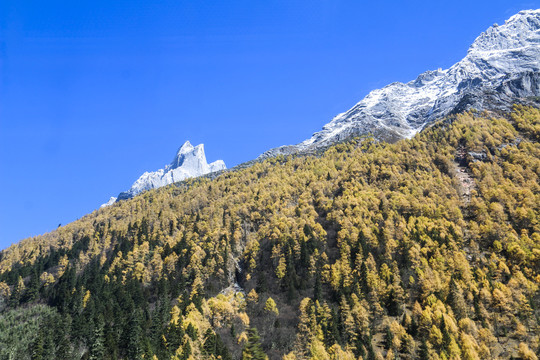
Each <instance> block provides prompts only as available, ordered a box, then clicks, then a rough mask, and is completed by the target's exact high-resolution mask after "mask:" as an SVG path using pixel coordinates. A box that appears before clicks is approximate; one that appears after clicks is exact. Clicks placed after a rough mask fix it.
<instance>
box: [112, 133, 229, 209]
mask: <svg viewBox="0 0 540 360" xmlns="http://www.w3.org/2000/svg"><path fill="white" fill-rule="evenodd" d="M226 168H227V167H226V166H225V163H224V162H223V160H217V161H214V162H213V163H210V164H208V163H207V161H206V155H205V153H204V145H203V144H199V145H197V146H193V145H191V143H190V142H189V141H186V142H185V143H184V145H182V146H181V147H180V148H179V149H178V151H177V152H176V156H175V157H174V159H173V161H172V162H171V163H170V164H169V165H167V166H165V167H164V168H163V169H159V170H157V171H153V172H145V173H144V174H142V175H141V177H139V178H138V179H137V181H135V182H134V183H133V185H132V186H131V188H130V189H129V190H128V191H125V192H122V193H120V195H118V200H125V199H129V198H132V197H133V196H135V195H137V194H140V193H141V192H143V191H146V190H150V189H155V188H159V187H162V186H165V185H169V184H172V183H175V182H178V181H182V180H185V179H188V178H192V177H197V176H201V175H205V174H208V173H211V172H215V171H220V170H224V169H226ZM113 199H114V200H113ZM114 201H116V198H111V199H110V200H109V202H107V203H106V204H103V205H102V207H104V206H109V205H111V204H113V203H114Z"/></svg>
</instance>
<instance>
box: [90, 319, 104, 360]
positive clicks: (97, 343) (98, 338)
mask: <svg viewBox="0 0 540 360" xmlns="http://www.w3.org/2000/svg"><path fill="white" fill-rule="evenodd" d="M104 327H105V322H104V320H103V316H102V315H99V316H98V318H97V320H96V321H95V326H94V331H93V334H92V339H91V342H90V359H91V360H99V359H103V354H104V353H105V335H104Z"/></svg>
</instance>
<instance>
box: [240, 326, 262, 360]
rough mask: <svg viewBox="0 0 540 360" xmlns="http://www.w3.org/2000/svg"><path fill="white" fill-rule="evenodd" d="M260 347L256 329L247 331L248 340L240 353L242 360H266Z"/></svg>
mask: <svg viewBox="0 0 540 360" xmlns="http://www.w3.org/2000/svg"><path fill="white" fill-rule="evenodd" d="M267 359H268V356H266V354H265V353H264V351H263V350H262V347H261V338H260V337H259V333H258V332H257V329H256V328H250V329H249V330H248V340H247V343H246V345H245V346H244V350H243V351H242V360H267Z"/></svg>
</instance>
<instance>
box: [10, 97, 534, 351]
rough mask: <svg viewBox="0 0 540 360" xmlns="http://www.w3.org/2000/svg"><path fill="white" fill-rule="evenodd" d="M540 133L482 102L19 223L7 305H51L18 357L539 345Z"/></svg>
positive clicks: (530, 117)
mask: <svg viewBox="0 0 540 360" xmlns="http://www.w3.org/2000/svg"><path fill="white" fill-rule="evenodd" d="M539 134H540V111H539V110H537V109H533V108H524V107H517V108H516V110H515V112H514V113H513V114H511V115H509V116H508V118H498V117H489V116H487V115H485V114H484V115H482V116H480V115H479V114H477V113H474V112H469V113H465V114H463V115H458V116H454V117H452V118H449V119H447V120H445V121H441V122H439V123H436V124H435V125H434V126H432V127H430V128H429V129H426V130H425V131H423V132H421V133H420V134H417V135H416V136H415V137H414V138H413V139H412V140H406V141H400V142H397V143H395V144H385V143H381V142H376V141H372V140H370V139H366V140H364V141H363V142H362V143H354V142H353V143H347V144H340V145H338V146H335V147H332V148H330V149H329V150H328V151H326V152H325V153H324V154H323V155H322V156H320V157H313V156H307V157H302V156H299V157H295V158H289V159H285V158H283V157H278V158H275V159H269V160H266V161H264V162H260V163H256V164H254V165H253V166H251V167H250V168H247V169H244V170H241V171H235V172H226V173H224V174H222V175H220V176H218V177H216V178H215V179H213V180H210V179H205V178H198V179H191V180H187V181H185V182H183V183H179V184H177V185H174V186H167V187H164V188H160V189H157V190H153V191H148V192H146V193H144V194H143V195H141V196H137V197H134V198H133V199H129V200H127V201H122V202H118V203H115V204H114V205H113V206H110V207H107V208H105V209H101V210H98V211H95V212H94V213H92V214H90V215H87V216H85V217H84V218H82V219H80V220H78V221H76V222H74V223H72V224H68V225H66V226H64V227H61V228H59V229H58V230H56V231H54V232H52V233H50V234H46V235H44V236H39V237H35V238H32V239H27V240H24V241H22V242H20V243H19V244H16V245H14V246H12V247H10V248H9V249H6V250H4V251H2V252H1V253H0V297H1V298H2V299H3V300H2V301H0V303H2V305H0V308H1V307H5V306H7V309H8V310H7V311H8V312H7V313H9V314H13V313H14V312H17V311H19V312H21V314H25V311H26V310H25V309H27V308H29V307H32V306H38V305H37V304H40V303H45V304H47V305H48V306H49V307H50V308H51V310H52V311H53V312H55V315H50V316H48V318H47V319H45V320H44V321H43V323H42V326H41V328H40V331H39V332H38V333H39V334H41V335H39V336H36V337H34V339H27V341H29V342H30V343H31V344H32V345H31V348H32V349H33V350H32V351H27V352H23V351H21V353H20V354H18V355H20V357H18V358H19V359H25V358H30V355H29V354H31V353H32V352H33V351H38V350H40V349H42V351H43V353H44V354H45V355H46V356H45V355H44V358H55V357H58V354H60V353H61V354H63V355H62V356H63V357H64V358H75V359H80V358H103V359H111V358H119V359H135V358H141V357H142V356H143V355H144V358H152V357H153V356H155V358H158V359H170V358H174V359H187V358H188V357H189V356H192V357H193V358H195V359H217V358H218V357H221V358H222V359H240V358H241V357H242V352H243V351H244V354H245V358H248V357H247V356H248V354H253V353H257V354H259V355H260V354H261V352H265V353H266V354H267V355H268V356H269V358H270V359H282V358H284V359H289V360H290V359H309V358H323V359H353V358H354V359H357V358H358V357H359V356H362V357H363V358H364V359H374V358H380V357H381V356H382V357H387V358H393V356H397V357H399V358H405V359H413V358H428V359H443V358H470V359H484V358H511V357H512V356H513V357H517V356H520V357H522V358H525V357H526V356H528V358H534V356H535V355H534V352H536V353H538V349H539V347H538V329H539V325H540V324H539V322H538V319H539V315H540V314H539V313H538V311H539V310H538V309H540V300H539V299H540V297H539V295H540V294H539V292H538V283H539V282H540V273H539V269H540V207H539V204H540V187H539V184H540V143H539V141H540V137H539ZM462 172H465V173H466V174H467V175H466V176H461V175H460V176H457V174H460V173H462ZM465 187H467V189H468V190H467V191H465ZM0 311H1V310H0ZM2 314H4V312H2V313H1V314H0V317H2V316H3V315H2ZM10 316H13V315H10ZM59 318H62V319H66V320H65V322H60V321H57V319H59ZM3 322H4V323H6V321H3ZM0 323H2V319H0ZM7 323H9V321H8V322H7ZM34 326H35V325H34V323H31V324H29V328H34ZM250 328H257V329H258V330H259V335H257V334H256V333H255V331H254V330H250ZM0 331H1V330H0ZM54 339H60V340H54ZM25 341H26V340H25ZM40 344H41V345H40ZM43 344H49V345H47V346H43ZM51 344H52V345H51ZM60 344H62V346H60ZM531 353H532V355H531ZM65 354H68V355H69V356H68V355H65Z"/></svg>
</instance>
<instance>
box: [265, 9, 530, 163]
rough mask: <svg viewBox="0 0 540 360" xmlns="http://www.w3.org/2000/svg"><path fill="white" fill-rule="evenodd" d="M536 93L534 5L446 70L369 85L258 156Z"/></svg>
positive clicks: (393, 130)
mask: <svg viewBox="0 0 540 360" xmlns="http://www.w3.org/2000/svg"><path fill="white" fill-rule="evenodd" d="M539 95H540V9H537V10H523V11H520V12H519V13H518V14H515V15H514V16H512V17H510V18H509V19H508V20H506V21H505V24H503V25H497V24H495V25H493V26H491V27H490V28H488V29H487V30H486V31H484V32H483V33H482V34H480V35H479V36H478V37H477V38H476V39H475V41H474V42H473V43H472V44H471V46H470V47H469V49H468V51H467V54H466V56H465V57H464V58H463V59H462V60H460V61H459V62H457V63H456V64H454V65H453V66H451V67H450V68H448V69H445V70H442V69H437V70H428V71H426V72H424V73H422V74H420V75H419V76H418V77H417V78H416V79H414V80H411V81H409V82H407V83H401V82H394V83H391V84H389V85H387V86H385V87H383V88H380V89H375V90H373V91H371V92H370V93H369V94H368V95H367V96H365V97H364V98H363V99H362V100H361V101H360V102H358V103H357V104H356V105H354V106H353V107H352V108H350V109H349V110H348V111H346V112H343V113H341V114H338V115H336V116H335V117H334V118H333V119H332V120H331V121H330V122H329V123H327V124H326V125H324V126H323V128H322V130H321V131H318V132H316V133H314V134H313V136H312V137H311V138H309V139H306V140H304V141H303V142H301V143H299V144H297V145H284V146H280V147H277V148H274V149H270V150H268V151H266V152H264V153H263V154H261V155H260V156H259V157H260V158H267V157H272V156H275V155H279V154H284V155H288V154H292V153H296V152H310V151H313V150H314V149H316V148H319V147H323V146H326V145H328V144H332V143H335V142H339V141H341V140H344V139H346V138H350V137H351V136H359V135H367V134H371V135H373V136H374V137H375V138H376V139H379V140H384V141H390V142H393V141H396V140H399V139H404V138H411V137H412V136H414V135H415V134H416V133H418V132H419V131H421V130H422V129H423V128H424V127H425V126H426V125H427V124H428V123H430V122H432V121H434V120H435V119H438V118H441V117H443V116H446V115H448V114H452V113H457V112H461V111H464V110H467V109H470V108H476V109H478V110H504V111H508V110H510V109H511V107H512V105H513V103H525V104H527V100H526V98H527V97H531V96H539Z"/></svg>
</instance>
